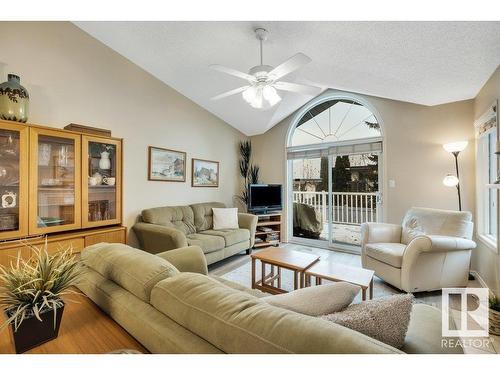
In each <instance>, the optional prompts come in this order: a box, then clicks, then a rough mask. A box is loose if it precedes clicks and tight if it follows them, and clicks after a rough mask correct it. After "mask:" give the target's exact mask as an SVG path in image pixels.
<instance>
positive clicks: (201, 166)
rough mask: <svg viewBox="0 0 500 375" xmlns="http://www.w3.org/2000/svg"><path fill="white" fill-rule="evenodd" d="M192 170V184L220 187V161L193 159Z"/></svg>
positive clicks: (194, 185)
mask: <svg viewBox="0 0 500 375" xmlns="http://www.w3.org/2000/svg"><path fill="white" fill-rule="evenodd" d="M192 167H193V168H192V172H191V186H193V187H218V186H219V162H218V161H211V160H203V159H193V164H192Z"/></svg>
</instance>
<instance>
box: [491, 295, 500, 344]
mask: <svg viewBox="0 0 500 375" xmlns="http://www.w3.org/2000/svg"><path fill="white" fill-rule="evenodd" d="M489 302H490V314H489V320H490V333H492V334H494V335H499V336H500V298H499V297H498V296H496V295H493V296H490V299H489Z"/></svg>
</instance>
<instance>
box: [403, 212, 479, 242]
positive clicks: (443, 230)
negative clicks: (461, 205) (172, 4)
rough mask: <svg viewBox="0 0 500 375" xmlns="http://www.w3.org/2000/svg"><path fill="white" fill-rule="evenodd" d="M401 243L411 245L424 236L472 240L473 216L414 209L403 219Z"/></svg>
mask: <svg viewBox="0 0 500 375" xmlns="http://www.w3.org/2000/svg"><path fill="white" fill-rule="evenodd" d="M402 226H403V230H402V235H401V241H402V242H403V243H404V244H409V243H410V241H411V240H413V239H414V238H415V237H418V236H419V235H422V234H427V235H433V234H434V235H441V236H451V237H462V238H466V239H469V240H470V239H471V238H472V229H473V223H472V214H471V213H470V212H467V211H449V210H438V209H434V208H421V207H413V208H411V209H409V210H408V212H407V213H406V215H405V217H404V219H403V224H402Z"/></svg>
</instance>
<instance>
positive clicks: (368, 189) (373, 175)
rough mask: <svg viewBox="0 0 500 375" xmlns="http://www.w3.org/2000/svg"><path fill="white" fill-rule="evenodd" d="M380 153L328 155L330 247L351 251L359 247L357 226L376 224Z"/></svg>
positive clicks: (358, 228)
mask: <svg viewBox="0 0 500 375" xmlns="http://www.w3.org/2000/svg"><path fill="white" fill-rule="evenodd" d="M380 155H381V154H380V153H361V154H348V155H331V156H330V163H331V165H332V168H331V173H330V188H331V189H330V207H331V210H330V216H329V220H328V222H329V226H330V231H329V232H330V233H331V236H330V245H331V246H332V247H341V248H346V249H351V250H355V249H356V246H359V245H360V244H361V224H362V223H365V222H376V221H378V218H379V214H380V208H381V192H380V190H379V186H380V183H379V179H380V176H381V173H380V170H381V169H380V166H381V165H380V163H379V161H380V160H381V158H380Z"/></svg>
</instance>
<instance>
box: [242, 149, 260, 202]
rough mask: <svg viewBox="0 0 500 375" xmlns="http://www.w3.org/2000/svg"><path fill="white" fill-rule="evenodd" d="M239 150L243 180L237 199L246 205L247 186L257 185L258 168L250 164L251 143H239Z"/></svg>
mask: <svg viewBox="0 0 500 375" xmlns="http://www.w3.org/2000/svg"><path fill="white" fill-rule="evenodd" d="M239 149H240V175H241V177H242V178H243V183H244V186H243V190H242V191H241V195H239V196H238V199H239V200H240V201H241V203H243V204H244V205H245V207H246V206H247V205H248V198H249V197H248V185H250V184H258V183H259V170H260V169H259V166H258V165H253V164H252V142H250V141H241V142H240V143H239Z"/></svg>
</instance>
